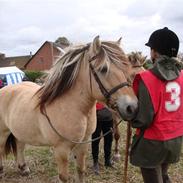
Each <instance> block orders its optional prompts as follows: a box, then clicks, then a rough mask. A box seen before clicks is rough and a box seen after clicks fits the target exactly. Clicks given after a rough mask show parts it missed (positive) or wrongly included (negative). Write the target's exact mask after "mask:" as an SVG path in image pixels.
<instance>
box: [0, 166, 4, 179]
mask: <svg viewBox="0 0 183 183" xmlns="http://www.w3.org/2000/svg"><path fill="white" fill-rule="evenodd" d="M3 177H4V172H3V167H0V179H2V178H3Z"/></svg>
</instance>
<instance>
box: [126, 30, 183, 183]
mask: <svg viewBox="0 0 183 183" xmlns="http://www.w3.org/2000/svg"><path fill="white" fill-rule="evenodd" d="M146 46H148V47H150V53H151V58H152V61H153V62H154V66H153V68H152V69H150V70H147V71H144V72H141V73H139V74H137V75H136V77H135V79H134V83H133V86H134V91H135V92H136V94H137V97H138V100H139V110H138V113H137V115H136V118H135V119H134V120H133V121H132V127H133V128H137V132H136V135H134V137H133V142H132V148H131V154H130V161H131V163H132V164H133V165H135V166H138V167H140V168H141V173H142V177H143V180H144V182H145V183H171V181H170V178H169V176H168V168H169V165H170V164H171V163H176V162H178V161H179V158H180V154H181V146H182V142H183V72H181V65H180V63H179V62H178V61H177V59H176V58H175V57H176V56H177V53H178V50H179V39H178V37H177V35H176V34H175V33H174V32H173V31H171V30H169V29H168V28H167V27H165V28H163V29H159V30H156V31H155V32H153V33H152V35H151V36H150V38H149V41H148V43H146Z"/></svg>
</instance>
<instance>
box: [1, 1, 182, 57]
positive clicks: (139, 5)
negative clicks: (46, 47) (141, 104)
mask: <svg viewBox="0 0 183 183" xmlns="http://www.w3.org/2000/svg"><path fill="white" fill-rule="evenodd" d="M182 9H183V1H182V0H0V53H4V54H5V55H6V56H20V55H29V54H30V52H32V54H34V53H35V52H36V51H37V50H38V49H39V48H40V46H41V45H42V44H43V43H44V42H45V41H53V42H54V41H55V40H56V39H57V38H58V37H62V36H65V37H67V39H68V40H69V41H70V42H72V43H73V44H81V43H83V44H85V43H88V42H91V41H92V40H93V39H94V37H95V36H97V35H99V36H100V39H101V40H107V41H115V40H116V41H117V40H118V39H119V38H120V37H122V43H121V47H122V48H123V50H124V51H125V52H126V53H129V52H131V51H142V53H143V54H144V55H149V48H148V47H146V46H145V45H144V44H145V43H146V42H147V41H148V39H149V36H150V35H151V33H152V32H153V31H155V30H157V29H160V28H164V27H168V28H169V29H171V30H173V31H174V32H176V34H177V35H178V37H179V39H180V49H179V51H180V52H183V10H182Z"/></svg>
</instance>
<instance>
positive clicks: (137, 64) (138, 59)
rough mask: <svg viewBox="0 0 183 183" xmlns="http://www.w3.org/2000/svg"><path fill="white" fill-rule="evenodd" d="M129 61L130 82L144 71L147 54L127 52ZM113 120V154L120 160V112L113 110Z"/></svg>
mask: <svg viewBox="0 0 183 183" xmlns="http://www.w3.org/2000/svg"><path fill="white" fill-rule="evenodd" d="M127 56H128V61H129V62H130V66H131V73H129V74H130V81H129V82H130V83H132V81H133V79H134V77H135V75H136V74H137V73H139V72H141V71H144V70H145V69H144V64H145V63H146V62H145V61H146V58H147V57H146V56H143V55H142V52H133V51H132V52H130V53H129V54H127ZM113 121H114V140H115V143H114V155H113V161H116V162H118V161H119V160H120V158H121V155H120V152H119V139H120V131H119V126H118V125H119V123H120V121H121V117H120V116H119V114H118V113H116V112H113Z"/></svg>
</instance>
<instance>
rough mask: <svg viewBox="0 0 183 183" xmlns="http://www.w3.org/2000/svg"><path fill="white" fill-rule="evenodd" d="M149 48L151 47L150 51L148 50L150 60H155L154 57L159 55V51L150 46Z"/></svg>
mask: <svg viewBox="0 0 183 183" xmlns="http://www.w3.org/2000/svg"><path fill="white" fill-rule="evenodd" d="M150 49H151V51H150V55H151V60H152V61H153V63H154V62H155V61H156V59H157V58H158V57H159V53H158V52H157V51H155V50H154V49H152V48H150Z"/></svg>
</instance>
